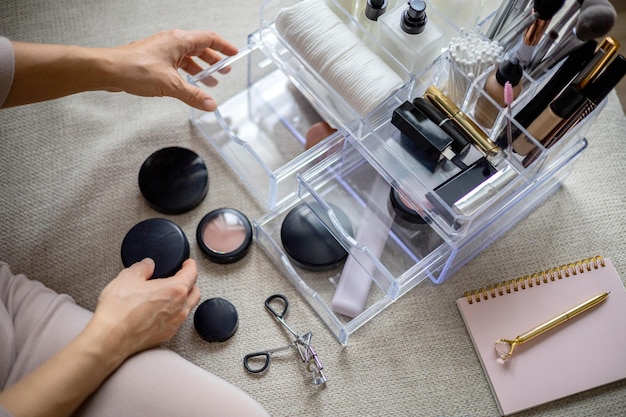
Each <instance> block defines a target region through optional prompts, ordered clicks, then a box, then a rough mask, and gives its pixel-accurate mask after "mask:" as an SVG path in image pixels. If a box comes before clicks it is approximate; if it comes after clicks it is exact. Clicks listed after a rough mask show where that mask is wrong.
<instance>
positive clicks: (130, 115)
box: [0, 0, 626, 416]
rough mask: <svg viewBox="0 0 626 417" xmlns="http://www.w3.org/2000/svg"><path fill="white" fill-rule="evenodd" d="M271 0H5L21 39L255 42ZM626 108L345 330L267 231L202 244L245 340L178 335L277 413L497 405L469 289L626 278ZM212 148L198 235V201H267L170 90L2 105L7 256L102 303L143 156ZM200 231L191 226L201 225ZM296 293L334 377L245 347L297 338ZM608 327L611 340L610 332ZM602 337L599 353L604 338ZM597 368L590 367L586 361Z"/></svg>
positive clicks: (610, 409)
mask: <svg viewBox="0 0 626 417" xmlns="http://www.w3.org/2000/svg"><path fill="white" fill-rule="evenodd" d="M259 4H260V1H259V0H254V1H243V0H228V1H217V0H185V1H180V0H176V1H174V0H151V1H147V0H123V1H122V0H107V1H101V0H57V1H53V2H51V1H47V0H3V1H2V2H1V3H0V33H2V34H4V35H6V36H9V37H11V38H14V39H20V40H26V41H36V42H54V43H78V44H82V45H90V46H112V45H117V44H122V43H127V42H130V41H133V40H135V39H139V38H142V37H144V36H147V35H150V34H152V33H153V32H155V31H158V30H161V29H168V28H174V27H178V28H185V29H200V28H209V29H213V30H215V31H217V32H219V33H221V34H222V35H224V36H225V37H227V38H229V39H231V40H232V41H233V42H234V43H236V44H237V45H238V46H244V45H245V42H246V35H247V34H248V33H249V32H252V31H254V30H255V29H256V28H257V27H258V8H259ZM625 131H626V118H625V117H624V113H623V110H622V109H621V107H620V105H619V103H618V101H617V99H616V96H615V95H614V94H612V95H611V96H610V98H609V103H608V105H607V106H606V108H605V109H604V111H603V112H602V114H601V115H600V117H599V118H598V120H597V122H596V123H595V125H594V126H593V128H592V129H591V130H590V131H589V133H588V135H587V137H588V138H589V142H590V146H589V149H588V150H587V151H586V152H585V153H584V154H583V156H582V157H581V159H580V160H579V161H578V162H577V163H576V164H575V166H574V168H573V169H572V173H571V176H570V177H569V178H568V179H567V180H566V181H565V184H564V187H563V188H562V189H561V190H560V191H558V192H557V193H556V194H555V195H554V196H553V197H552V198H551V199H549V200H548V201H547V202H546V203H544V204H543V205H542V206H541V207H540V208H538V209H537V210H536V211H534V212H533V213H532V214H531V215H530V216H528V217H527V218H526V219H524V220H523V221H521V222H520V223H519V224H518V225H517V226H515V227H514V228H512V229H511V230H510V231H509V232H508V233H507V234H506V235H504V236H503V237H501V238H500V239H499V240H498V241H497V242H496V243H495V244H493V245H491V246H490V247H488V248H487V249H486V250H484V251H483V252H482V253H481V254H480V255H479V256H477V257H476V258H475V259H473V260H472V261H471V262H469V263H468V264H467V265H466V266H465V267H464V268H462V269H461V271H460V272H458V273H456V274H455V275H454V276H452V277H451V278H450V279H449V280H447V281H446V282H445V283H444V284H443V285H440V286H436V285H434V284H432V283H430V282H427V281H425V282H423V283H422V284H420V285H419V286H418V287H417V288H415V289H414V290H412V291H411V292H410V293H409V294H407V295H406V296H405V297H403V298H401V299H400V300H399V301H398V302H396V303H395V304H393V305H391V306H390V307H389V308H388V309H387V310H385V311H384V312H383V313H382V314H380V315H379V316H377V317H376V318H375V319H374V320H372V321H371V322H369V323H368V324H366V325H365V326H364V327H362V328H361V329H359V330H358V331H357V332H356V333H355V334H353V335H352V336H351V338H350V341H349V344H348V346H347V347H345V348H343V347H341V346H340V345H339V344H338V343H337V342H336V340H335V338H334V337H333V336H332V335H331V334H330V333H329V332H328V331H327V330H326V328H325V327H324V326H323V325H322V324H321V322H320V321H319V320H318V318H317V316H316V315H315V314H314V313H313V312H312V310H311V309H310V308H308V306H307V305H306V304H305V303H304V301H303V300H302V299H301V298H299V296H298V295H297V293H296V291H295V290H294V289H293V288H292V287H291V286H290V285H289V284H288V283H287V282H286V281H285V279H284V278H283V277H282V276H281V274H280V273H279V271H278V269H277V268H276V267H275V266H274V265H273V264H272V263H271V262H270V260H269V259H268V258H267V257H266V256H265V254H264V253H263V251H262V250H261V248H260V247H259V246H258V245H256V244H255V246H254V247H253V249H252V251H251V253H250V254H249V256H248V257H246V258H245V259H244V260H243V261H241V262H239V263H237V264H234V265H227V266H219V265H215V264H211V263H209V262H208V261H206V260H204V259H202V257H201V255H200V253H199V251H198V249H197V246H196V245H195V244H192V256H193V257H195V258H197V259H198V260H199V261H200V270H201V275H200V287H201V290H202V295H203V298H209V297H214V296H221V297H224V298H227V299H229V300H230V301H232V302H233V303H234V304H235V305H236V306H237V308H238V310H239V314H240V327H239V330H238V332H237V334H236V335H235V337H233V338H232V339H231V340H229V341H228V342H226V343H223V344H207V343H205V342H203V341H202V340H201V339H200V338H199V337H198V336H197V335H196V334H195V332H194V331H193V325H192V321H191V320H187V322H186V323H185V325H184V326H183V328H182V330H181V331H180V333H179V334H178V335H177V336H176V338H175V339H174V340H173V341H172V342H171V344H170V347H171V348H172V349H174V350H175V351H177V352H179V353H180V354H181V355H183V356H184V357H186V358H188V359H189V360H191V361H193V362H195V363H197V364H199V365H200V366H202V367H204V368H206V369H207V370H209V371H211V372H213V373H215V374H217V375H219V376H221V377H223V378H225V379H227V380H228V381H230V382H232V383H233V384H235V385H237V386H239V387H241V388H242V389H244V390H245V391H247V392H249V393H250V394H251V395H252V396H253V397H254V398H256V399H257V400H258V401H259V402H261V404H263V405H264V406H265V407H266V408H267V409H268V410H269V411H270V413H272V414H273V415H276V416H296V415H309V416H360V415H371V416H374V415H380V416H407V415H415V416H421V415H424V416H493V415H496V414H497V408H496V403H495V401H494V399H493V397H492V395H491V392H490V390H489V387H488V384H487V380H486V378H485V376H484V374H483V371H482V369H481V367H480V364H479V362H478V358H477V356H476V354H475V353H474V349H473V347H472V344H471V342H470V339H469V336H468V335H467V333H466V330H465V327H464V325H463V321H462V319H461V316H460V314H459V312H458V310H457V308H456V306H455V304H454V300H455V299H456V298H457V297H458V296H459V295H460V294H462V292H463V290H465V289H468V288H475V287H480V286H482V285H485V284H488V283H492V282H494V281H500V280H503V279H507V278H512V277H517V276H520V275H523V274H526V273H529V272H533V271H535V270H540V269H545V268H547V267H550V266H553V265H559V264H562V263H566V262H569V261H573V260H577V259H580V258H585V257H588V256H592V255H595V254H602V255H604V256H606V257H610V258H612V259H613V261H614V262H615V264H616V265H617V268H618V270H619V272H620V274H621V276H622V277H623V278H626V239H625V237H624V232H625V230H626V227H625V224H626V210H625V207H626V187H625V186H624V178H626V168H625V166H626V165H625V159H626V152H625V151H624V146H625V141H624V134H625V133H624V132H625ZM170 145H180V146H185V147H189V148H191V149H194V150H195V151H196V152H198V153H199V154H200V155H201V156H202V157H203V158H204V159H205V160H206V161H207V164H208V166H209V171H210V176H211V180H210V181H211V183H210V191H209V195H208V197H207V198H206V200H205V201H204V202H203V203H202V205H201V206H200V207H199V208H198V209H196V210H194V211H192V212H190V213H188V214H184V215H180V216H173V217H172V218H173V219H174V220H175V221H176V222H177V223H178V224H180V225H181V226H183V228H184V229H185V231H186V232H187V235H188V236H190V237H191V236H194V233H195V227H196V225H197V223H198V221H199V220H200V219H201V217H202V216H203V215H204V214H206V213H207V212H208V211H210V210H211V209H213V208H217V207H222V206H230V207H235V208H238V209H240V210H241V211H243V212H244V213H246V214H248V216H249V217H251V218H252V217H258V216H260V215H261V214H262V213H263V210H262V208H261V207H259V206H258V205H257V204H256V203H255V201H254V200H253V199H252V197H251V196H250V194H249V193H248V192H247V191H246V189H245V188H243V186H242V184H241V183H240V182H239V181H238V179H237V178H236V177H235V176H234V175H233V173H232V171H230V169H229V168H228V167H227V165H226V164H225V163H224V162H223V161H222V160H221V159H220V157H219V156H218V155H217V153H216V152H215V150H214V149H213V148H212V147H211V146H210V145H208V144H207V143H206V142H205V141H204V139H203V138H202V136H201V135H200V134H199V133H198V132H197V131H196V130H195V129H194V128H193V126H192V125H191V124H190V122H189V109H188V108H187V107H186V106H185V105H183V104H181V103H179V102H177V101H175V100H173V99H143V98H137V97H131V96H128V95H125V94H107V93H88V94H82V95H78V96H73V97H69V98H65V99H61V100H57V101H54V102H49V103H42V104H36V105H30V106H25V107H22V108H17V109H10V110H4V111H2V112H0V183H1V187H0V190H1V193H2V194H1V197H0V236H1V237H0V239H1V241H0V242H1V243H0V258H1V259H2V260H5V261H7V262H9V264H11V266H12V268H13V270H14V272H22V273H25V274H27V275H28V276H30V277H31V278H34V279H37V280H40V281H42V282H44V283H46V284H47V285H48V286H50V287H51V288H53V289H55V290H57V291H59V292H64V293H69V294H70V295H72V296H73V297H74V298H75V299H76V301H77V302H78V303H79V304H81V305H83V306H85V307H86V308H89V309H92V308H93V307H94V305H95V302H96V297H97V295H98V293H99V291H100V290H101V289H102V288H103V287H104V286H105V285H106V283H107V282H108V281H109V280H110V279H111V278H112V277H114V276H115V275H116V274H117V273H118V272H119V270H120V268H121V267H122V265H121V261H120V256H119V247H120V243H121V240H122V238H123V236H124V235H125V233H126V231H127V230H128V229H129V228H130V227H131V226H132V225H134V224H135V223H137V222H139V221H140V220H143V219H145V218H148V217H154V216H157V215H158V213H156V212H154V211H153V210H152V209H150V208H149V207H148V206H147V204H146V203H145V202H144V200H143V199H142V198H141V195H140V193H139V190H138V187H137V172H138V169H139V167H140V165H141V163H142V162H143V160H144V159H145V158H146V157H147V156H148V155H150V154H151V153H152V152H153V151H155V150H157V149H160V148H162V147H165V146H170ZM192 243H193V242H192ZM275 292H282V293H284V294H286V295H287V296H288V297H289V298H290V300H291V311H290V315H289V322H290V323H291V324H292V326H293V327H294V328H295V329H298V330H301V331H306V330H312V331H313V333H314V336H313V345H314V346H315V347H316V349H317V350H318V353H319V355H320V357H321V359H322V361H323V362H324V365H325V369H326V371H327V375H328V378H329V379H330V381H329V383H328V386H327V387H326V389H322V390H321V389H318V388H315V387H313V386H311V385H310V384H309V381H308V379H307V378H305V376H304V372H303V369H302V365H301V364H300V363H298V362H297V361H296V360H294V359H293V356H290V355H285V356H283V357H281V358H277V360H276V361H275V362H274V363H273V366H272V368H271V369H270V371H269V372H268V374H267V375H265V376H263V377H260V378H256V377H252V376H250V375H248V374H247V373H246V372H245V371H244V369H243V367H242V365H241V360H242V357H243V355H244V354H246V353H248V352H251V351H255V350H258V349H260V348H265V347H272V346H280V345H281V344H283V343H284V342H285V341H286V339H285V337H284V335H283V334H282V331H281V330H280V328H279V327H278V326H277V324H276V323H274V322H273V321H272V320H271V318H270V316H269V315H268V314H267V313H266V312H265V311H264V309H263V300H264V299H265V297H266V296H267V295H269V294H272V293H275ZM608 342H610V341H608ZM599 354H602V352H599ZM581 378H584V375H581ZM624 410H626V382H625V381H622V382H618V383H614V384H611V385H609V386H605V387H601V388H597V389H594V390H591V391H588V392H584V393H581V394H578V395H575V396H572V397H569V398H566V399H563V400H560V401H557V402H554V403H551V404H547V405H545V406H542V407H538V408H536V409H534V410H531V411H527V412H525V413H522V414H520V415H524V416H537V415H541V416H563V415H569V416H589V415H597V416H618V415H622V416H623V415H624V413H625V411H624Z"/></svg>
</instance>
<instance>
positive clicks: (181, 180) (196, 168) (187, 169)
mask: <svg viewBox="0 0 626 417" xmlns="http://www.w3.org/2000/svg"><path fill="white" fill-rule="evenodd" d="M139 189H140V190H141V194H142V195H143V196H144V197H145V199H146V200H147V201H148V204H150V206H151V207H152V208H153V209H155V210H157V211H160V212H161V213H165V214H181V213H185V212H187V211H189V210H191V209H193V208H195V207H197V206H198V205H199V204H200V203H201V202H202V200H204V197H206V195H207V193H208V191H209V172H208V170H207V167H206V165H205V163H204V161H203V160H202V158H201V157H200V156H198V154H196V153H195V152H193V151H191V150H189V149H186V148H180V147H169V148H163V149H160V150H158V151H156V152H155V153H153V154H152V155H150V156H149V157H148V159H146V160H145V162H144V163H143V165H142V166H141V169H140V170H139Z"/></svg>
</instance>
